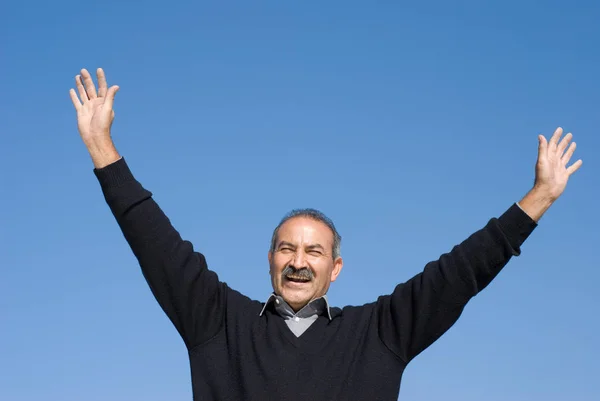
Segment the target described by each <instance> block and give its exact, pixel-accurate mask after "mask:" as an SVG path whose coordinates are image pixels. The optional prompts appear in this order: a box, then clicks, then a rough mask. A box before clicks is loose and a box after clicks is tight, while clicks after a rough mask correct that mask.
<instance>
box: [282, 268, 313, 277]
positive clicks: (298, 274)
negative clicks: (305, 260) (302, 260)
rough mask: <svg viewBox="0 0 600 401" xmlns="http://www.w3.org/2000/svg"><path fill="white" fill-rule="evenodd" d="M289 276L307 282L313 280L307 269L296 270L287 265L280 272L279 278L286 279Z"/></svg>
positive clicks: (311, 273)
mask: <svg viewBox="0 0 600 401" xmlns="http://www.w3.org/2000/svg"><path fill="white" fill-rule="evenodd" d="M291 275H293V276H295V277H300V278H303V279H308V280H312V279H313V278H314V274H313V272H312V270H310V269H309V268H307V267H302V268H300V269H296V268H295V267H294V266H291V265H288V266H286V267H285V269H283V271H282V272H281V277H283V278H286V277H288V276H291Z"/></svg>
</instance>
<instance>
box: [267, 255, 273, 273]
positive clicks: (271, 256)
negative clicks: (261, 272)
mask: <svg viewBox="0 0 600 401" xmlns="http://www.w3.org/2000/svg"><path fill="white" fill-rule="evenodd" d="M267 259H268V260H269V276H270V275H271V273H272V272H271V266H273V252H271V251H269V253H268V254H267Z"/></svg>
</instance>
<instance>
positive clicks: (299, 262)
mask: <svg viewBox="0 0 600 401" xmlns="http://www.w3.org/2000/svg"><path fill="white" fill-rule="evenodd" d="M292 265H293V266H294V267H295V268H296V269H302V268H303V267H306V255H305V254H304V251H301V250H298V251H296V252H295V253H294V258H293V259H292Z"/></svg>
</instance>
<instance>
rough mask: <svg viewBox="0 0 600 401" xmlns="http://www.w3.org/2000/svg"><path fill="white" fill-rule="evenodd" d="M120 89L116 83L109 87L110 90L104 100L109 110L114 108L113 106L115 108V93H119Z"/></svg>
mask: <svg viewBox="0 0 600 401" xmlns="http://www.w3.org/2000/svg"><path fill="white" fill-rule="evenodd" d="M118 90H119V86H118V85H114V86H111V87H110V88H108V92H106V99H105V100H104V105H105V106H106V107H107V108H108V109H109V110H112V108H113V103H114V102H115V95H116V94H117V91H118Z"/></svg>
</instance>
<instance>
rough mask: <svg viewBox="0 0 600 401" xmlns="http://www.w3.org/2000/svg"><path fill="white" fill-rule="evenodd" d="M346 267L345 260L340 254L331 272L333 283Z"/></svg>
mask: <svg viewBox="0 0 600 401" xmlns="http://www.w3.org/2000/svg"><path fill="white" fill-rule="evenodd" d="M343 267H344V260H343V259H342V257H341V256H338V257H337V259H336V260H335V261H334V262H333V271H332V272H331V282H332V283H333V282H334V281H335V280H336V279H337V278H338V276H339V275H340V273H341V272H342V268H343Z"/></svg>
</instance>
